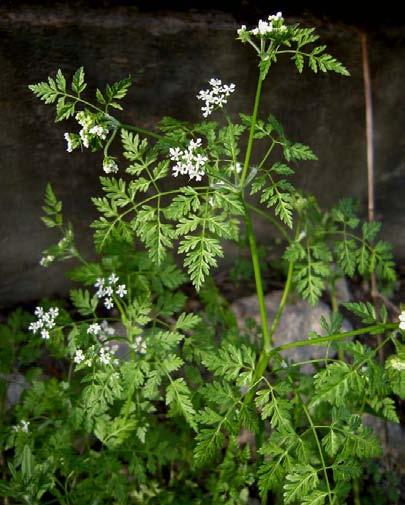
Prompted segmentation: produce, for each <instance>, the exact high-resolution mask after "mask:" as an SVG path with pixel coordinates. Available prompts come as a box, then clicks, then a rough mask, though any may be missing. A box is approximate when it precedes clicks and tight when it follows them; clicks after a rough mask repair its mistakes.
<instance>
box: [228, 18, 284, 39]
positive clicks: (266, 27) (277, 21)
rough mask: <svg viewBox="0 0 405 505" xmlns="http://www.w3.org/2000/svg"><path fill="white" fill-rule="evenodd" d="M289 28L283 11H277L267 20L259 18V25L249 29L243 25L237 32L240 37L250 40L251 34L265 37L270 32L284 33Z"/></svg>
mask: <svg viewBox="0 0 405 505" xmlns="http://www.w3.org/2000/svg"><path fill="white" fill-rule="evenodd" d="M286 30H287V27H286V26H285V24H284V18H283V14H282V13H281V12H277V14H273V15H271V16H269V17H268V18H267V21H263V20H262V19H260V20H259V22H258V24H257V26H256V27H255V28H253V30H250V31H249V30H247V29H246V25H242V26H241V27H240V28H239V29H238V30H237V33H238V35H239V37H240V38H241V39H242V40H243V41H246V40H249V35H256V36H259V37H263V36H264V35H267V34H269V33H275V32H278V33H282V32H285V31H286Z"/></svg>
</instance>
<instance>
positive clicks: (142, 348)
mask: <svg viewBox="0 0 405 505" xmlns="http://www.w3.org/2000/svg"><path fill="white" fill-rule="evenodd" d="M134 349H135V351H136V352H139V354H146V350H147V345H146V342H145V340H144V339H143V338H142V336H141V335H139V336H138V337H136V339H135V342H134Z"/></svg>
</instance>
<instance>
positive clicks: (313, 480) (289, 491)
mask: <svg viewBox="0 0 405 505" xmlns="http://www.w3.org/2000/svg"><path fill="white" fill-rule="evenodd" d="M318 483H319V478H318V472H317V470H316V469H315V468H314V467H312V466H311V465H295V466H294V467H293V470H292V473H290V474H288V475H287V476H286V483H285V484H284V495H283V496H284V502H285V503H286V504H288V503H293V502H295V501H296V500H299V499H301V500H302V499H303V498H305V497H307V496H308V495H309V494H310V492H311V491H312V490H313V489H315V488H316V486H317V485H318Z"/></svg>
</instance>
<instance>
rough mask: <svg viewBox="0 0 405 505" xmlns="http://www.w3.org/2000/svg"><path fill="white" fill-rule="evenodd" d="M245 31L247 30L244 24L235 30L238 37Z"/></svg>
mask: <svg viewBox="0 0 405 505" xmlns="http://www.w3.org/2000/svg"><path fill="white" fill-rule="evenodd" d="M246 32H247V29H246V25H242V26H241V27H240V28H239V29H238V30H237V33H238V35H239V37H240V36H241V35H243V34H244V33H246Z"/></svg>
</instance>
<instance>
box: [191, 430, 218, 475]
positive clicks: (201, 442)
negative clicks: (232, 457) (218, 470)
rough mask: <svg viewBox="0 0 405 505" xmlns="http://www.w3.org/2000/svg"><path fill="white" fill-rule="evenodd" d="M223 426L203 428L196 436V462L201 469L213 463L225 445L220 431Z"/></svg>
mask: <svg viewBox="0 0 405 505" xmlns="http://www.w3.org/2000/svg"><path fill="white" fill-rule="evenodd" d="M220 426H221V424H219V425H218V426H217V427H215V428H203V429H202V430H200V432H199V433H198V435H197V436H196V441H197V444H196V446H195V448H194V460H195V463H196V465H197V466H199V467H201V466H203V465H205V464H207V463H209V462H211V461H212V460H213V459H214V458H215V456H216V455H217V454H218V452H219V450H220V449H221V447H222V445H223V443H224V435H223V433H222V432H221V430H220Z"/></svg>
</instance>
